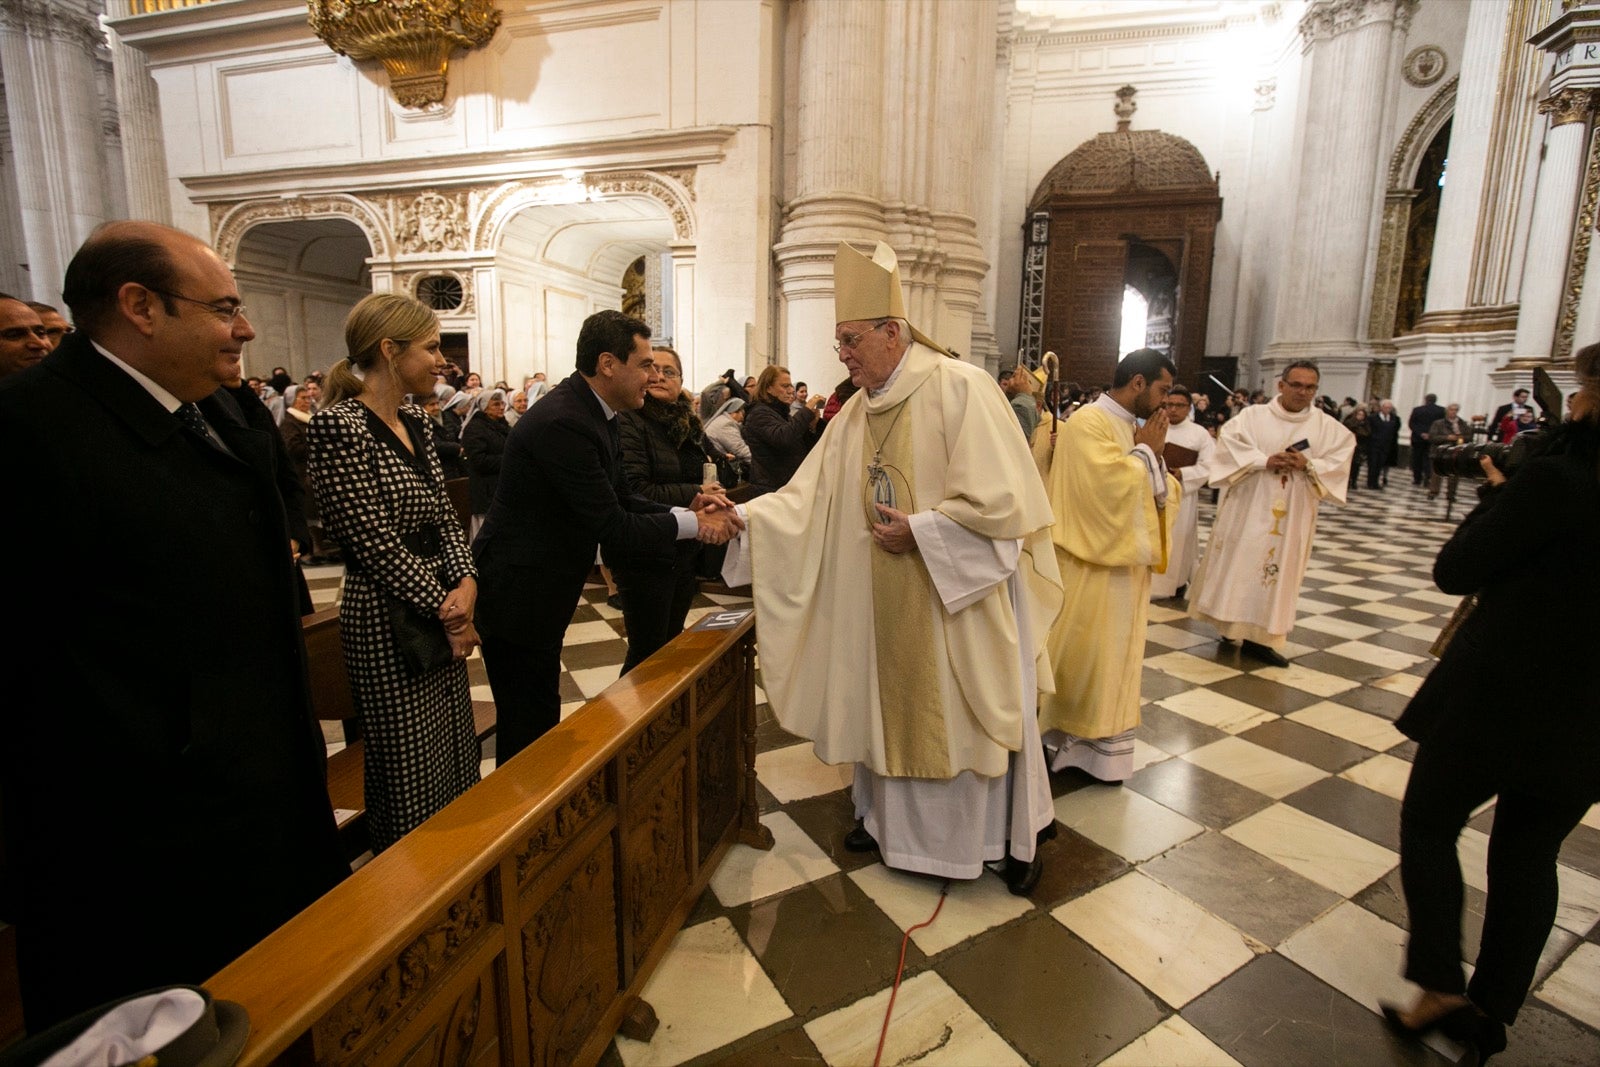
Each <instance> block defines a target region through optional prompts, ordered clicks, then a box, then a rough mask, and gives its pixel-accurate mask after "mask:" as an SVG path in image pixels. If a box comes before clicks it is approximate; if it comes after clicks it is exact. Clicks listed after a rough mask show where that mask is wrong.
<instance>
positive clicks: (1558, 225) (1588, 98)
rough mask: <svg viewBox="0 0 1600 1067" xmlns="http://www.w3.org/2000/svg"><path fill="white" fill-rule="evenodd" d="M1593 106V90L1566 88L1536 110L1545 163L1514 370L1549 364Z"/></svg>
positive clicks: (1525, 276)
mask: <svg viewBox="0 0 1600 1067" xmlns="http://www.w3.org/2000/svg"><path fill="white" fill-rule="evenodd" d="M1594 104H1595V90H1593V89H1576V88H1566V89H1562V90H1560V91H1559V92H1557V93H1555V94H1554V95H1552V96H1550V97H1548V98H1547V99H1546V100H1545V101H1544V102H1543V103H1541V104H1540V105H1539V111H1540V113H1541V114H1547V115H1549V116H1550V132H1549V133H1548V134H1547V135H1546V136H1545V140H1544V158H1543V159H1542V160H1540V162H1539V184H1538V189H1537V191H1536V192H1535V193H1534V200H1533V220H1532V222H1531V223H1530V224H1529V227H1528V253H1527V258H1526V259H1524V260H1523V264H1522V289H1521V305H1522V306H1521V309H1520V311H1519V312H1518V314H1517V340H1516V347H1515V348H1514V349H1513V353H1512V365H1513V366H1519V365H1520V366H1533V365H1536V364H1540V363H1548V362H1549V361H1550V356H1551V347H1552V345H1553V344H1554V343H1555V333H1556V320H1557V319H1558V317H1559V316H1560V314H1561V297H1562V293H1563V291H1564V289H1565V286H1566V280H1567V256H1568V253H1569V252H1570V251H1571V249H1572V222H1573V218H1574V217H1575V215H1576V213H1577V209H1578V191H1579V189H1580V188H1581V187H1582V185H1583V165H1584V156H1585V154H1586V152H1585V148H1586V145H1587V142H1588V122H1589V116H1590V115H1591V114H1592V113H1593V111H1594Z"/></svg>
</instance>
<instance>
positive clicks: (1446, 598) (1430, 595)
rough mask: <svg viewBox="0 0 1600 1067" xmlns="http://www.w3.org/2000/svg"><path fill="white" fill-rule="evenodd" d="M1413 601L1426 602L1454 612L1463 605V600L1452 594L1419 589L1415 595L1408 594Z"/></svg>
mask: <svg viewBox="0 0 1600 1067" xmlns="http://www.w3.org/2000/svg"><path fill="white" fill-rule="evenodd" d="M1406 596H1408V597H1410V598H1411V599H1412V600H1426V601H1427V602H1428V603H1430V604H1438V605H1439V606H1440V607H1443V608H1449V609H1451V610H1454V609H1455V607H1456V605H1458V604H1460V603H1461V598H1460V597H1459V596H1455V595H1454V594H1451V593H1441V592H1439V590H1437V589H1418V590H1417V591H1416V592H1415V593H1407V594H1406Z"/></svg>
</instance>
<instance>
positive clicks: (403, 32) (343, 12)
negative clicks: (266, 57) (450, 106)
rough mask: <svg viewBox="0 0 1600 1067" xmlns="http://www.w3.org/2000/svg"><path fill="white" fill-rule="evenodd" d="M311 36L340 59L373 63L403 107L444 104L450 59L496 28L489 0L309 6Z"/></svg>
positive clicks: (376, 0) (336, 1)
mask: <svg viewBox="0 0 1600 1067" xmlns="http://www.w3.org/2000/svg"><path fill="white" fill-rule="evenodd" d="M310 23H311V32H312V33H315V34H316V35H317V36H318V37H320V38H322V40H323V41H324V42H325V43H326V44H327V46H328V47H329V48H331V49H333V50H334V51H335V52H338V53H339V54H340V55H342V56H349V57H350V58H351V59H354V60H364V59H376V60H378V61H379V62H381V63H382V64H383V68H384V70H385V71H387V72H388V74H389V91H390V92H392V93H393V94H394V98H395V100H397V101H398V102H399V103H400V104H401V106H403V107H414V108H423V107H429V106H432V105H434V104H441V103H443V102H444V96H445V90H446V88H447V79H448V76H449V73H450V54H451V53H452V52H454V51H455V50H456V49H458V48H480V47H482V46H483V45H485V44H487V43H488V42H489V39H490V38H491V37H493V36H494V34H495V31H496V30H498V29H499V28H500V11H499V9H498V8H496V7H495V6H494V0H310Z"/></svg>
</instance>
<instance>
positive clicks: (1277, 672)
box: [1255, 663, 1361, 697]
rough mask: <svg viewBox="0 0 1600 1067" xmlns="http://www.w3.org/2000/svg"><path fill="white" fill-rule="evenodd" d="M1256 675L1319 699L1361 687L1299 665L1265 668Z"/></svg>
mask: <svg viewBox="0 0 1600 1067" xmlns="http://www.w3.org/2000/svg"><path fill="white" fill-rule="evenodd" d="M1255 674H1256V677H1258V678H1265V679H1267V680H1268V681H1272V682H1279V683H1281V684H1283V685H1287V686H1291V687H1293V688H1295V689H1299V690H1302V691H1304V692H1307V693H1311V694H1314V695H1316V696H1319V697H1331V696H1335V695H1337V694H1339V693H1346V692H1349V691H1350V690H1352V689H1355V688H1357V687H1359V686H1360V685H1361V683H1360V682H1352V681H1351V680H1350V679H1348V678H1340V677H1339V676H1338V675H1336V674H1327V673H1325V672H1323V671H1314V670H1312V669H1311V668H1310V667H1302V666H1300V664H1298V663H1291V664H1289V665H1288V666H1287V667H1263V668H1261V669H1260V670H1259V671H1256V672H1255Z"/></svg>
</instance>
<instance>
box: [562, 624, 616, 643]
mask: <svg viewBox="0 0 1600 1067" xmlns="http://www.w3.org/2000/svg"><path fill="white" fill-rule="evenodd" d="M621 639H622V638H621V636H620V635H619V634H618V633H617V631H616V630H615V629H613V628H612V626H611V624H610V623H609V622H575V623H573V624H572V625H570V626H568V627H567V636H566V640H564V641H563V642H562V644H563V645H589V644H593V643H595V642H596V641H620V640H621Z"/></svg>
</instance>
